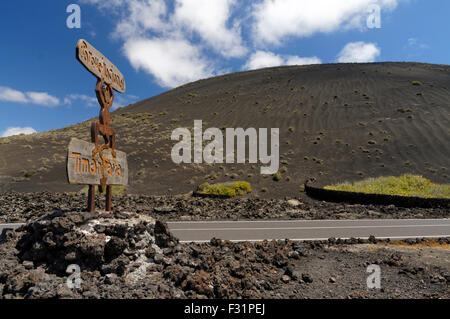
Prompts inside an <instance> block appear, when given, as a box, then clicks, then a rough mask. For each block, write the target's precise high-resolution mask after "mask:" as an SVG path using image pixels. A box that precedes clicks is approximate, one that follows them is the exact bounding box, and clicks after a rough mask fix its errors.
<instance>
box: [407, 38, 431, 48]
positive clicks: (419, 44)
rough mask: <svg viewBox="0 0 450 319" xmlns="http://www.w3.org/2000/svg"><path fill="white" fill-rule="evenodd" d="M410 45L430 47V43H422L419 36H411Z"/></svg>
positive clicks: (412, 46)
mask: <svg viewBox="0 0 450 319" xmlns="http://www.w3.org/2000/svg"><path fill="white" fill-rule="evenodd" d="M408 46H410V47H411V48H413V49H428V48H429V47H430V46H429V45H428V44H425V43H422V42H421V41H420V40H419V39H418V38H409V39H408Z"/></svg>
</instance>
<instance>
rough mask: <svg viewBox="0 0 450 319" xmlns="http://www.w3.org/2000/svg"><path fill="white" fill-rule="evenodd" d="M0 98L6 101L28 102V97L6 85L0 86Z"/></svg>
mask: <svg viewBox="0 0 450 319" xmlns="http://www.w3.org/2000/svg"><path fill="white" fill-rule="evenodd" d="M0 100H1V101H7V102H21V103H28V99H27V97H26V96H25V94H23V93H22V92H20V91H17V90H14V89H11V88H9V87H6V86H0Z"/></svg>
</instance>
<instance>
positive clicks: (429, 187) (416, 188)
mask: <svg viewBox="0 0 450 319" xmlns="http://www.w3.org/2000/svg"><path fill="white" fill-rule="evenodd" d="M325 189H330V190H338V191H347V192H358V193H366V194H385V195H400V196H416V197H423V198H450V184H434V183H432V182H431V181H430V180H428V179H426V178H424V177H423V176H420V175H412V174H406V175H403V176H398V177H395V176H388V177H379V178H369V179H365V180H363V181H360V182H355V183H353V184H349V183H344V184H339V185H335V186H326V187H325Z"/></svg>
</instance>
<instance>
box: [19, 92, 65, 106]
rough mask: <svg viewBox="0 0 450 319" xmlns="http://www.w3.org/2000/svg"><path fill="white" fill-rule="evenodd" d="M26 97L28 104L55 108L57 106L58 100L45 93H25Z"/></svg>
mask: <svg viewBox="0 0 450 319" xmlns="http://www.w3.org/2000/svg"><path fill="white" fill-rule="evenodd" d="M26 95H27V96H28V99H29V101H30V103H33V104H39V105H44V106H50V107H51V106H57V105H58V104H59V99H58V98H56V97H54V96H51V95H50V94H48V93H46V92H27V93H26Z"/></svg>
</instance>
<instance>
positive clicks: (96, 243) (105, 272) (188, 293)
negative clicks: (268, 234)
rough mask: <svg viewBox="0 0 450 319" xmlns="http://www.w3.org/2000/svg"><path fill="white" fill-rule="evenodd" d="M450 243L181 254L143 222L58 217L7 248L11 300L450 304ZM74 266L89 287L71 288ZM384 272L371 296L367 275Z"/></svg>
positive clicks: (211, 248) (6, 292)
mask: <svg viewBox="0 0 450 319" xmlns="http://www.w3.org/2000/svg"><path fill="white" fill-rule="evenodd" d="M449 249H450V241H449V240H448V239H439V240H423V239H422V240H419V239H418V240H409V241H406V242H396V243H391V242H389V241H377V240H376V239H375V238H373V237H372V238H370V239H369V240H368V241H364V240H356V239H350V240H345V241H343V240H339V239H338V240H336V239H329V240H328V241H322V242H302V243H300V242H291V241H270V242H268V241H264V242H259V243H248V242H244V243H232V242H228V241H221V240H218V239H213V240H211V242H209V243H203V244H179V243H178V240H177V239H176V238H174V237H173V236H172V235H171V234H170V233H169V232H168V229H167V226H166V225H165V223H162V222H159V221H155V220H154V219H153V218H151V217H149V216H145V215H141V214H136V213H113V214H103V215H100V216H99V215H98V214H88V213H74V212H67V213H61V212H56V213H53V214H51V215H46V216H43V218H41V219H39V220H37V221H36V222H33V223H29V224H27V225H26V226H24V227H23V228H22V229H19V230H18V231H17V232H13V231H7V232H6V233H5V234H4V235H3V238H2V239H0V296H2V297H3V298H241V297H242V298H447V299H448V298H450V290H449V281H450V261H449V258H448V256H449V255H448V252H449ZM69 264H77V265H79V266H80V268H81V279H82V282H81V284H80V287H79V288H77V287H75V288H72V289H71V288H69V287H68V286H67V284H66V282H67V279H68V276H69V275H68V274H66V273H65V271H64V270H65V269H66V267H67V266H68V265H69ZM370 264H377V265H379V266H380V268H381V289H368V288H367V285H366V282H367V276H368V275H369V274H368V273H367V272H366V271H367V266H368V265H370Z"/></svg>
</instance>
